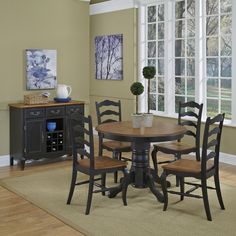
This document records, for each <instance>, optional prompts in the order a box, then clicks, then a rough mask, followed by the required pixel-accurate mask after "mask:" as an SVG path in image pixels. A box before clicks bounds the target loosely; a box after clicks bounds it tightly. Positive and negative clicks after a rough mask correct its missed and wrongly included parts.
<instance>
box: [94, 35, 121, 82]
mask: <svg viewBox="0 0 236 236" xmlns="http://www.w3.org/2000/svg"><path fill="white" fill-rule="evenodd" d="M95 64H96V69H95V70H96V71H95V73H96V74H95V78H96V79H99V80H122V79H123V35H122V34H115V35H107V36H97V37H95Z"/></svg>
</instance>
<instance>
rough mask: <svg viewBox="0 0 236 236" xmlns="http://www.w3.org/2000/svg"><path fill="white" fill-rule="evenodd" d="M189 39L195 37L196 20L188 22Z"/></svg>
mask: <svg viewBox="0 0 236 236" xmlns="http://www.w3.org/2000/svg"><path fill="white" fill-rule="evenodd" d="M187 24H188V25H187V29H188V32H187V33H188V37H195V20H194V19H190V20H188V21H187Z"/></svg>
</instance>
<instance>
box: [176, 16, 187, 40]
mask: <svg viewBox="0 0 236 236" xmlns="http://www.w3.org/2000/svg"><path fill="white" fill-rule="evenodd" d="M175 37H176V38H184V37H185V21H184V20H178V21H176V22H175Z"/></svg>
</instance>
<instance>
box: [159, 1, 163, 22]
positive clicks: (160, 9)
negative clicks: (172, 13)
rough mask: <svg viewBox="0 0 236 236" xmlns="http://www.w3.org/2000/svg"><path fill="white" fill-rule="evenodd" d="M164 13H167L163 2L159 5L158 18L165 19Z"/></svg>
mask: <svg viewBox="0 0 236 236" xmlns="http://www.w3.org/2000/svg"><path fill="white" fill-rule="evenodd" d="M164 13H165V8H164V4H161V5H159V6H158V20H159V21H164Z"/></svg>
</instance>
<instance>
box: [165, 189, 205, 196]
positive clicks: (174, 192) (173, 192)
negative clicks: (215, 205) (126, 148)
mask: <svg viewBox="0 0 236 236" xmlns="http://www.w3.org/2000/svg"><path fill="white" fill-rule="evenodd" d="M167 192H168V193H171V194H176V195H180V196H186V197H194V198H202V196H200V195H196V194H189V193H188V194H187V193H180V192H176V191H171V190H169V191H167Z"/></svg>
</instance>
